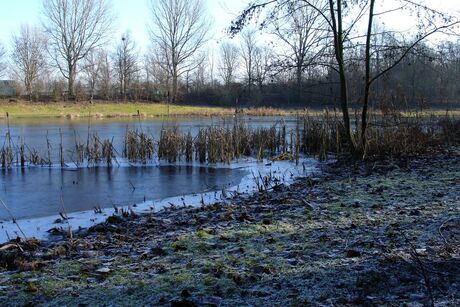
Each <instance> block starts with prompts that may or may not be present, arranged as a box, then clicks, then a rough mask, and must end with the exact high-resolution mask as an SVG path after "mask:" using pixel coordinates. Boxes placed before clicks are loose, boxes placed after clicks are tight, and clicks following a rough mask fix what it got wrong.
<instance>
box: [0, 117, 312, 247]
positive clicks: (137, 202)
mask: <svg viewBox="0 0 460 307" xmlns="http://www.w3.org/2000/svg"><path fill="white" fill-rule="evenodd" d="M244 122H245V124H246V125H247V126H248V127H249V128H258V127H271V126H273V125H277V124H280V123H281V122H283V123H284V124H286V127H287V129H291V128H295V126H296V124H297V120H296V118H294V117H291V118H281V117H251V118H245V119H244ZM0 124H1V125H0V147H1V146H3V144H4V142H5V135H6V133H7V131H8V127H7V122H6V119H0ZM234 124H235V119H234V118H232V117H229V118H222V117H215V118H213V117H207V118H187V119H174V120H170V121H165V120H161V119H147V120H139V119H135V118H129V119H96V118H91V119H90V120H88V119H77V120H68V119H59V118H52V119H34V120H30V119H14V118H10V120H9V131H10V134H11V140H12V142H13V147H14V148H15V149H16V151H17V148H18V145H19V144H20V143H21V142H24V143H25V144H26V145H27V146H26V148H27V149H26V151H27V150H31V149H35V150H37V151H38V152H39V153H40V154H41V155H42V156H45V155H47V151H48V150H50V154H51V160H52V162H53V165H52V166H51V167H49V166H29V167H27V166H26V167H24V168H21V167H19V166H13V167H11V168H6V169H5V168H0V199H1V200H3V201H4V202H5V203H6V204H7V206H8V207H9V209H10V210H11V213H12V214H13V216H14V217H15V218H16V219H18V220H19V221H21V224H25V225H27V226H26V229H28V230H29V234H30V232H33V235H35V236H38V237H42V238H44V237H45V233H44V229H49V228H51V227H53V223H52V221H54V219H56V218H58V217H59V213H60V212H66V213H67V214H68V215H69V216H72V220H71V222H72V223H73V224H74V226H75V227H77V226H89V225H90V224H93V223H95V222H98V221H99V222H100V221H101V216H98V215H94V212H93V209H94V208H95V207H97V208H99V207H100V208H103V211H104V214H103V215H102V216H103V217H104V216H107V214H111V213H110V212H113V209H112V207H114V206H115V207H117V208H120V207H126V206H132V207H136V208H137V210H141V211H142V210H147V211H148V210H152V207H155V208H154V209H153V210H159V209H161V208H162V207H164V206H168V205H170V204H171V202H172V203H174V204H175V205H182V204H187V205H200V203H201V202H203V201H204V202H206V203H210V202H214V201H216V200H219V199H222V197H223V196H222V195H221V193H222V191H225V190H226V189H228V191H231V190H233V191H236V190H238V191H240V192H250V191H254V189H255V188H256V187H255V182H254V174H256V175H257V174H259V175H260V174H265V175H266V176H272V175H273V174H276V176H277V178H278V179H283V180H284V179H286V180H292V178H294V177H295V176H298V175H301V174H304V173H305V169H309V168H310V167H313V165H314V163H315V161H314V160H312V159H309V160H307V162H304V164H302V165H299V166H297V167H295V165H294V163H290V162H282V163H281V162H276V163H272V162H271V161H267V160H265V161H264V162H256V161H255V160H254V159H241V160H240V161H239V162H238V163H232V164H231V165H226V164H218V165H207V164H200V163H197V162H193V163H189V164H186V163H185V162H184V161H178V162H177V163H175V164H167V163H165V162H164V161H161V162H160V161H158V160H152V161H149V162H148V163H147V164H146V165H139V164H131V163H128V162H127V161H125V160H123V159H120V160H119V162H120V164H118V163H117V164H114V166H113V167H111V168H108V167H106V166H103V165H102V164H101V165H100V166H98V167H90V168H87V167H80V168H76V167H75V164H73V163H72V162H71V161H72V158H71V157H72V155H73V151H74V148H75V143H76V140H77V141H78V142H80V143H86V140H87V137H88V135H93V134H97V135H98V137H99V139H101V140H103V139H112V140H113V145H114V148H115V149H116V151H117V152H118V154H117V155H119V154H120V153H121V152H122V149H123V138H124V136H125V134H126V131H127V130H130V129H131V130H133V129H137V130H139V131H142V132H144V133H147V134H149V135H150V136H152V137H153V139H154V141H155V142H157V141H158V139H159V135H160V133H161V130H162V129H165V128H168V127H172V126H177V127H178V128H179V129H180V130H181V131H183V132H188V131H190V132H191V133H192V135H196V133H197V132H198V130H199V129H200V128H203V127H209V126H212V125H213V126H221V127H232V126H233V125H234ZM61 139H62V146H63V151H64V155H65V160H66V163H68V165H69V167H64V168H62V169H61V168H60V167H59V166H58V161H59V147H60V144H61ZM16 160H17V157H15V161H16ZM294 169H295V170H294ZM294 175H295V176H294ZM185 196H187V197H185ZM184 199H185V201H184ZM104 208H106V209H104ZM107 208H109V209H107ZM0 225H1V228H2V230H0V241H4V240H6V239H7V237H8V236H9V234H13V233H15V228H16V227H15V226H14V225H13V224H12V223H11V217H10V214H9V213H8V211H7V210H5V208H3V207H1V208H0ZM38 229H41V230H38Z"/></svg>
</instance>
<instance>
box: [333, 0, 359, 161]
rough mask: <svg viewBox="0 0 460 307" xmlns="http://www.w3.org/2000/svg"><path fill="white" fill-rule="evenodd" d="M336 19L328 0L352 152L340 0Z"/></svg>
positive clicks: (354, 144) (342, 100)
mask: <svg viewBox="0 0 460 307" xmlns="http://www.w3.org/2000/svg"><path fill="white" fill-rule="evenodd" d="M336 2H337V20H336V19H335V12H334V1H333V0H329V10H330V14H331V20H332V32H333V34H334V51H335V57H336V60H337V64H338V66H339V78H340V105H341V108H342V116H343V124H344V126H345V133H346V137H347V141H348V144H349V145H350V148H351V151H352V153H355V152H356V143H355V140H354V137H353V133H352V131H351V125H350V114H349V112H348V88H347V78H346V74H345V63H344V58H343V29H342V1H341V0H337V1H336Z"/></svg>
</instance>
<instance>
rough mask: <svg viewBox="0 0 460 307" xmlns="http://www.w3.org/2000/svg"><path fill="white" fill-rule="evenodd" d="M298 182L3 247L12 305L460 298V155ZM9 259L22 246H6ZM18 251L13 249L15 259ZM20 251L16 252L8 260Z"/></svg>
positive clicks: (338, 167)
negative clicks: (71, 235)
mask: <svg viewBox="0 0 460 307" xmlns="http://www.w3.org/2000/svg"><path fill="white" fill-rule="evenodd" d="M321 171H322V173H321V174H317V175H314V176H310V177H303V178H299V179H297V180H296V181H295V182H294V183H293V184H292V185H290V186H284V185H279V186H277V187H276V188H274V189H272V190H269V191H264V192H256V193H253V194H251V195H235V197H232V198H231V199H230V200H229V201H228V202H221V201H218V202H216V203H212V204H208V205H206V206H202V207H198V208H169V209H166V210H163V211H161V212H156V213H152V214H147V215H138V216H134V215H133V216H129V215H128V216H126V217H121V218H111V219H109V220H108V221H106V222H105V223H103V224H98V225H97V226H95V227H92V228H90V229H89V230H88V231H87V232H85V233H82V234H80V235H78V236H76V237H75V238H74V240H73V241H68V240H63V241H56V242H39V241H38V242H37V241H31V242H25V243H18V246H21V248H22V249H23V250H26V251H27V252H24V253H22V252H21V251H20V249H19V248H18V247H16V245H14V244H11V245H10V246H9V247H7V248H5V246H6V245H2V246H0V249H1V250H2V252H3V253H2V257H1V259H0V260H1V261H2V264H3V265H5V264H10V265H15V266H16V267H15V268H10V269H9V270H5V269H2V272H1V273H2V274H0V283H1V284H2V287H0V297H1V298H2V299H3V302H7V305H8V304H10V305H19V304H26V303H31V304H52V305H69V304H70V305H73V304H88V305H109V304H113V305H135V304H140V305H145V304H151V305H158V306H171V305H173V306H174V305H176V306H179V305H180V304H182V305H181V306H183V305H185V304H187V306H201V305H208V306H209V305H210V306H236V305H271V303H273V302H275V301H276V302H278V303H279V304H280V305H297V306H299V305H309V304H313V305H324V304H326V305H369V304H374V305H375V304H377V305H382V304H383V305H385V304H396V305H401V304H422V305H423V304H427V305H429V304H431V303H433V304H436V305H442V306H455V305H458V304H459V303H460V295H459V293H460V266H459V265H458V264H459V261H460V250H459V246H460V241H459V238H460V195H459V194H458V185H459V184H460V151H459V150H458V148H454V149H452V150H450V151H444V152H438V153H436V154H435V155H431V156H419V157H415V158H412V159H404V158H399V159H394V160H392V159H388V160H383V161H379V160H378V161H373V162H367V163H361V164H343V162H342V164H337V163H336V164H331V163H328V164H323V165H322V168H321ZM8 255H10V256H8ZM9 257H13V258H9ZM8 260H9V262H8Z"/></svg>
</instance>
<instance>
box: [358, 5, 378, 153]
mask: <svg viewBox="0 0 460 307" xmlns="http://www.w3.org/2000/svg"><path fill="white" fill-rule="evenodd" d="M374 3H375V0H371V1H370V4H369V23H368V25H367V34H366V58H365V65H366V76H365V82H366V84H365V88H364V101H363V110H362V113H361V146H362V151H363V154H364V155H365V154H366V129H367V109H368V105H369V96H370V92H371V34H372V22H373V18H374Z"/></svg>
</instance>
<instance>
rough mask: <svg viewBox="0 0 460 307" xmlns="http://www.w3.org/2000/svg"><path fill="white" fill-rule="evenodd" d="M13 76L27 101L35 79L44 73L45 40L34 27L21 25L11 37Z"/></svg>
mask: <svg viewBox="0 0 460 307" xmlns="http://www.w3.org/2000/svg"><path fill="white" fill-rule="evenodd" d="M12 45H13V46H12V47H13V52H12V54H11V60H12V63H13V64H14V66H13V67H12V70H13V72H14V74H15V75H16V76H17V77H18V78H19V79H20V80H22V82H23V83H24V88H25V90H26V94H27V95H28V96H29V100H32V93H33V91H34V86H35V83H36V81H37V79H38V78H39V77H40V75H41V74H43V73H44V72H45V71H46V65H47V63H46V38H45V36H44V35H43V34H42V33H41V32H40V30H39V29H38V28H36V27H31V26H29V25H22V26H21V29H20V31H19V33H18V34H14V35H13V37H12Z"/></svg>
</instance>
